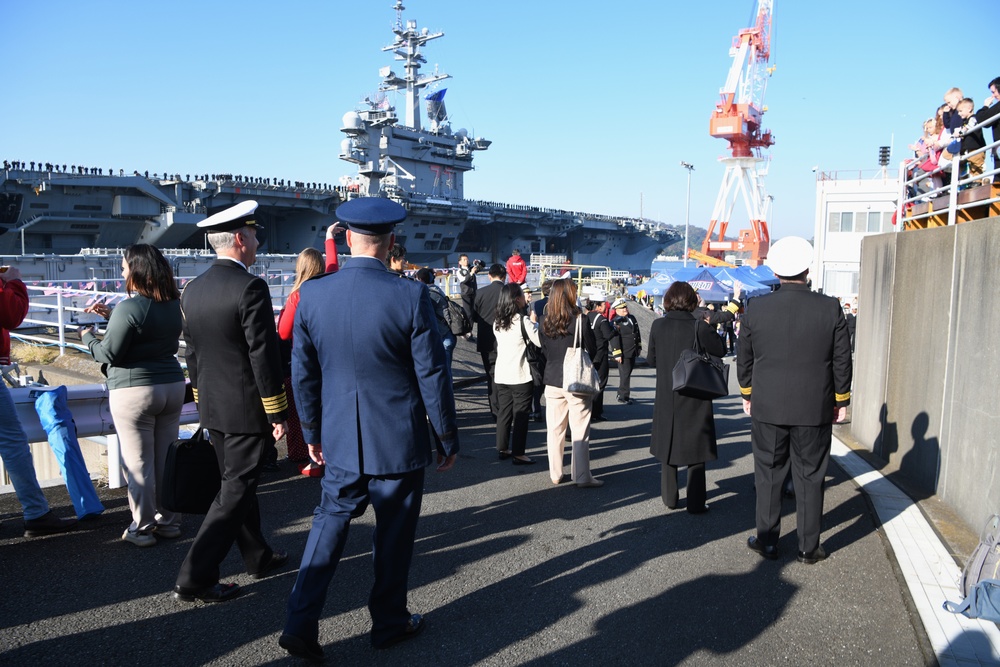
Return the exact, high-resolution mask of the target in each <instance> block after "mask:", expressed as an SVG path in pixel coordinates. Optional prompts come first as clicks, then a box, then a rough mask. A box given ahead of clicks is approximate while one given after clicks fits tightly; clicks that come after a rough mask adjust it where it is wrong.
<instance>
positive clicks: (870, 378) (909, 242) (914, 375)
mask: <svg viewBox="0 0 1000 667" xmlns="http://www.w3.org/2000/svg"><path fill="white" fill-rule="evenodd" d="M998 258H1000V225H998V221H996V220H984V221H979V222H972V223H965V224H962V225H958V226H952V227H942V228H936V229H927V230H921V231H919V232H906V233H901V234H885V235H880V236H875V237H868V238H866V239H865V240H864V242H863V244H862V255H861V288H860V291H859V306H858V332H857V336H858V339H857V354H856V357H855V382H854V392H853V398H854V400H853V406H854V407H853V413H852V414H853V417H852V427H851V428H852V434H853V435H854V437H855V438H856V439H857V440H858V441H859V442H861V443H862V444H863V445H864V446H866V447H868V448H869V449H870V450H871V451H872V452H873V453H874V454H875V455H876V456H878V457H879V458H880V459H882V460H884V461H885V467H884V472H885V473H886V474H888V475H889V476H890V477H892V476H894V475H899V476H902V477H904V478H905V479H906V481H907V483H908V487H909V488H910V489H911V490H915V491H916V492H917V493H918V494H920V495H921V496H929V495H931V494H937V495H938V496H939V497H940V498H941V499H942V500H943V501H944V502H946V503H947V504H949V505H950V506H951V507H953V508H954V509H955V510H956V511H957V512H958V513H959V515H960V516H962V518H964V519H965V520H966V521H967V522H968V523H969V525H970V526H972V527H974V528H976V529H978V528H979V526H980V525H981V524H982V522H983V521H984V520H985V518H986V516H987V515H988V514H989V513H991V512H996V511H1000V484H998V481H1000V480H998V479H997V464H998V460H997V459H998V456H1000V455H998V450H1000V447H998V444H1000V401H998V399H997V398H996V397H997V396H1000V391H998V388H997V386H996V379H997V377H998V375H1000V354H998V350H997V342H996V341H997V340H1000V308H997V307H994V305H993V303H994V301H995V293H996V292H998V290H997V286H998V285H1000V281H998V280H997V279H996V275H997V269H996V263H997V259H998Z"/></svg>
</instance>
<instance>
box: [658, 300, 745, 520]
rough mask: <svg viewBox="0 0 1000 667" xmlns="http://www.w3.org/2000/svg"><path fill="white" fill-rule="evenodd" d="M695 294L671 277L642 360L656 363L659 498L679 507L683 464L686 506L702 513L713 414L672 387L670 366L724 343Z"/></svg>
mask: <svg viewBox="0 0 1000 667" xmlns="http://www.w3.org/2000/svg"><path fill="white" fill-rule="evenodd" d="M697 306H698V295H697V294H696V293H695V291H694V289H693V288H692V287H691V285H689V284H687V283H685V282H675V283H673V284H672V285H671V286H670V288H669V289H668V290H667V293H666V294H665V295H664V296H663V310H664V311H665V313H664V315H663V317H661V318H659V319H657V320H655V321H654V322H653V326H652V328H651V330H650V333H649V349H648V351H647V352H646V362H647V363H648V364H649V365H650V366H652V367H653V368H655V369H656V405H655V407H654V409H653V433H652V440H651V444H650V448H649V451H650V453H651V454H653V456H655V457H656V458H657V459H659V460H660V462H661V463H662V464H663V470H662V474H661V482H660V493H661V496H662V498H663V504H664V505H666V506H667V507H668V508H670V509H674V508H676V507H677V502H678V489H677V469H678V468H679V467H681V466H687V475H688V482H687V511H688V512H690V513H692V514H700V513H702V512H705V511H707V510H708V505H706V504H705V497H706V490H705V462H706V461H714V460H715V459H716V458H718V453H717V446H716V439H715V416H714V415H713V412H712V401H711V399H707V400H706V399H700V398H692V397H690V396H684V395H682V394H679V393H677V392H675V391H674V388H673V387H674V385H673V369H674V366H675V365H676V364H677V360H678V359H680V357H681V352H683V351H684V350H686V349H690V348H698V347H700V348H701V349H702V350H704V351H705V352H707V353H708V354H710V355H714V356H717V357H721V356H722V355H724V354H725V352H726V346H725V343H724V342H723V341H722V339H721V338H719V336H718V335H717V334H716V333H715V331H713V330H712V327H710V326H709V325H708V323H706V322H705V321H704V320H700V319H697V318H696V317H695V316H694V314H693V311H694V309H695V308H697Z"/></svg>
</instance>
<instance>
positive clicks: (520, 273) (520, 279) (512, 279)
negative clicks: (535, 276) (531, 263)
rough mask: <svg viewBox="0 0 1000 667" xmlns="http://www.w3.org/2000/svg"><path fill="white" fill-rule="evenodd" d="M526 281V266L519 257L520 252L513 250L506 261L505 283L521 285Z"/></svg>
mask: <svg viewBox="0 0 1000 667" xmlns="http://www.w3.org/2000/svg"><path fill="white" fill-rule="evenodd" d="M527 279H528V265H527V264H525V263H524V258H522V257H521V251H520V250H519V249H517V248H514V253H513V254H512V255H511V256H510V258H509V259H508V260H507V282H509V283H514V284H515V285H523V284H524V281H525V280H527Z"/></svg>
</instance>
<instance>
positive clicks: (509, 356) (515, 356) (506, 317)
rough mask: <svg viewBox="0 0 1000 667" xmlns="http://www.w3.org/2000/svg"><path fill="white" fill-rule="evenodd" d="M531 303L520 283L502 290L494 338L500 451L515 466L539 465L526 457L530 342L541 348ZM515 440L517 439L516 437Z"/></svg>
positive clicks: (504, 287) (498, 444)
mask: <svg viewBox="0 0 1000 667" xmlns="http://www.w3.org/2000/svg"><path fill="white" fill-rule="evenodd" d="M526 309H527V302H526V300H525V297H524V290H522V289H521V286H520V285H518V284H517V283H508V284H506V285H504V286H503V289H502V290H500V299H499V300H498V301H497V309H496V314H495V317H494V319H493V334H494V335H495V336H496V339H497V364H496V376H495V377H494V384H496V388H497V406H498V410H497V451H498V452H499V456H500V458H501V459H506V458H508V457H513V458H512V460H511V463H513V464H514V465H531V464H533V463H535V461H533V460H532V459H530V458H529V457H527V456H525V454H524V450H525V446H526V445H527V442H528V415H529V414H530V413H531V394H532V389H533V388H534V383H533V382H532V380H531V366H529V365H528V342H529V341H530V342H531V343H532V344H533V345H539V346H540V345H541V341H540V340H539V339H538V325H537V324H535V323H534V322H531V321H529V320H528V319H527V318H526V317H524V315H523V313H524V312H525V311H526ZM512 436H513V437H512Z"/></svg>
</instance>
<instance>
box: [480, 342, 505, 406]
mask: <svg viewBox="0 0 1000 667" xmlns="http://www.w3.org/2000/svg"><path fill="white" fill-rule="evenodd" d="M479 356H480V357H481V358H482V360H483V370H484V371H486V396H487V398H488V399H489V402H490V414H491V415H493V416H494V417H496V416H497V413H498V412H499V411H500V406H499V404H498V403H497V387H496V384H495V383H494V382H493V376H494V374H495V371H496V365H497V351H496V350H495V349H494V350H490V351H489V352H483V351H482V350H480V352H479Z"/></svg>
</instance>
